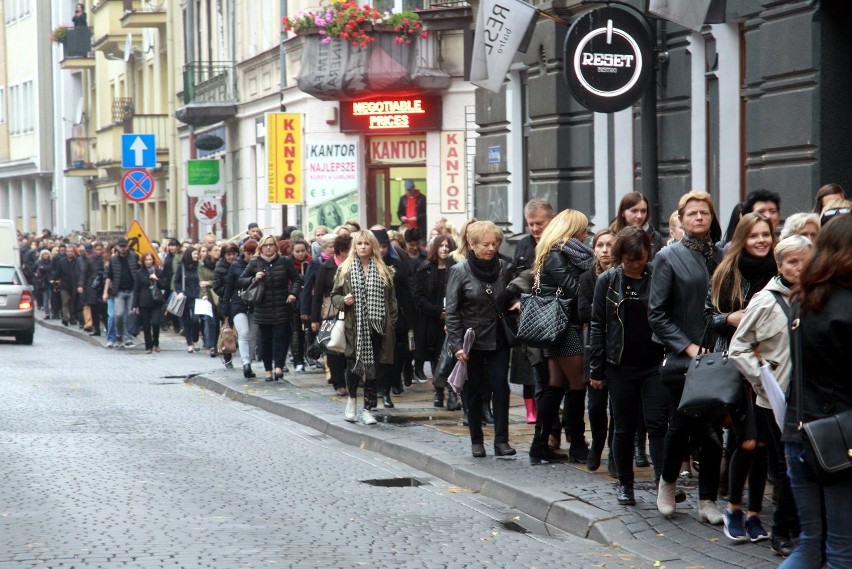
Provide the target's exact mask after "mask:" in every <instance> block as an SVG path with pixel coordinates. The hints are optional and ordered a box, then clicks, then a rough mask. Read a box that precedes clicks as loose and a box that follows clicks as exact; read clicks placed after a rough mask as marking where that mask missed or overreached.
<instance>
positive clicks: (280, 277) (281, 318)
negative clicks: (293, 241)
mask: <svg viewBox="0 0 852 569" xmlns="http://www.w3.org/2000/svg"><path fill="white" fill-rule="evenodd" d="M258 272H264V273H266V277H265V280H266V292H265V294H264V295H263V300H262V301H261V302H259V303H257V304H256V305H255V307H254V321H255V322H256V323H258V324H280V323H282V322H289V321H290V320H291V319H292V318H293V305H294V304H295V303H288V302H287V297H288V296H290V295H291V294H292V295H293V296H296V297H298V296H299V290H300V288H301V286H302V278H301V277H300V276H299V273H298V272H296V267H294V266H293V262H292V261H291V260H290V259H289V258H288V257H282V256H281V255H276V256H275V258H273V259H272V261H265V260H264V259H263V257H260V256H256V257H252V259H251V261H249V263H248V266H246V268H245V269H243V274H242V275H240V281H239V285H240V288H243V289H245V288H248V286H249V285H250V284H251V283H252V282H253V281H254V277H255V274H256V273H258Z"/></svg>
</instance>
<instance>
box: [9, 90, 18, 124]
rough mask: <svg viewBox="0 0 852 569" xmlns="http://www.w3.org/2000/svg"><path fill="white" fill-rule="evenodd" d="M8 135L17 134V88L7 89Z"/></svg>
mask: <svg viewBox="0 0 852 569" xmlns="http://www.w3.org/2000/svg"><path fill="white" fill-rule="evenodd" d="M9 134H18V86H17V85H12V86H11V87H9Z"/></svg>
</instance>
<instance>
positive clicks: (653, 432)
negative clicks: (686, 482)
mask: <svg viewBox="0 0 852 569" xmlns="http://www.w3.org/2000/svg"><path fill="white" fill-rule="evenodd" d="M606 382H607V385H608V386H609V399H610V403H611V404H612V418H613V420H614V421H615V437H614V441H613V449H612V452H613V455H614V457H615V464H616V466H617V468H618V481H619V482H620V483H621V484H624V485H627V486H632V485H633V449H634V440H635V438H636V432H637V431H638V430H639V422H640V421H641V420H642V415H643V414H644V416H645V427H646V428H647V430H648V441H649V446H650V451H651V462H652V463H653V464H654V474H655V475H656V476H657V477H659V476H660V475H661V474H662V471H663V444H664V441H665V437H666V430H667V429H668V420H669V399H668V395H667V394H666V391H665V389H663V384H662V382H661V381H660V366H658V365H655V366H653V367H650V368H644V369H643V368H632V367H627V366H612V365H608V366H607V368H606ZM589 391H593V390H589ZM640 401H641V406H640V405H639V404H638V403H639V402H640ZM643 411H644V413H643Z"/></svg>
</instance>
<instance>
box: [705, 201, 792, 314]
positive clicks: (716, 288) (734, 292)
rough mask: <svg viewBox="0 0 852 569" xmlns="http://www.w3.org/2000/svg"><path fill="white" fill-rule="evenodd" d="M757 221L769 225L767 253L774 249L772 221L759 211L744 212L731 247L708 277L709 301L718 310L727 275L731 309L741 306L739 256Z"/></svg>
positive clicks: (741, 254) (737, 308)
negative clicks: (768, 248) (729, 286)
mask: <svg viewBox="0 0 852 569" xmlns="http://www.w3.org/2000/svg"><path fill="white" fill-rule="evenodd" d="M758 223H765V224H766V225H767V226H768V227H769V235H770V236H771V237H772V247H771V248H770V250H769V253H767V254H768V255H771V254H772V251H774V250H775V244H776V241H775V232H774V231H772V223H770V222H769V218H767V217H764V216H763V215H761V214H759V213H747V214H745V215H744V216H743V217H742V219H740V222H739V223H738V224H737V228H736V229H735V230H734V236H733V238H732V239H731V247H730V248H729V249H728V252H727V254H726V255H725V258H724V259H722V262H721V263H719V266H718V267H716V270H715V271H714V272H713V277H712V278H711V279H710V302H712V303H713V307H714V308H715V309H716V310H718V311H719V312H722V309H721V298H722V288H723V285H724V283H725V281H726V280H728V278H729V275H730V280H731V283H732V284H731V290H730V292H729V293H728V294H729V296H730V301H731V307H732V309H733V310H739V309H740V308H743V300H744V299H743V291H742V286H741V283H742V280H743V276H742V273H741V272H740V269H739V265H740V257H742V256H743V251H744V250H745V242H746V239H748V236H749V234H750V233H751V230H752V229H754V226H755V225H757V224H758Z"/></svg>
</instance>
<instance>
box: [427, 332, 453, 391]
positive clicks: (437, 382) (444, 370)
mask: <svg viewBox="0 0 852 569" xmlns="http://www.w3.org/2000/svg"><path fill="white" fill-rule="evenodd" d="M456 361H458V360H457V359H456V355H455V354H454V353H452V352H451V351H450V338H449V336H447V337H445V338H444V344H443V345H442V346H441V353H440V355H439V356H438V367H436V368H435V369H434V370H433V371H432V385H433V386H434V387H447V378H449V377H450V373H451V372H452V371H453V368H454V367H456Z"/></svg>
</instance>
